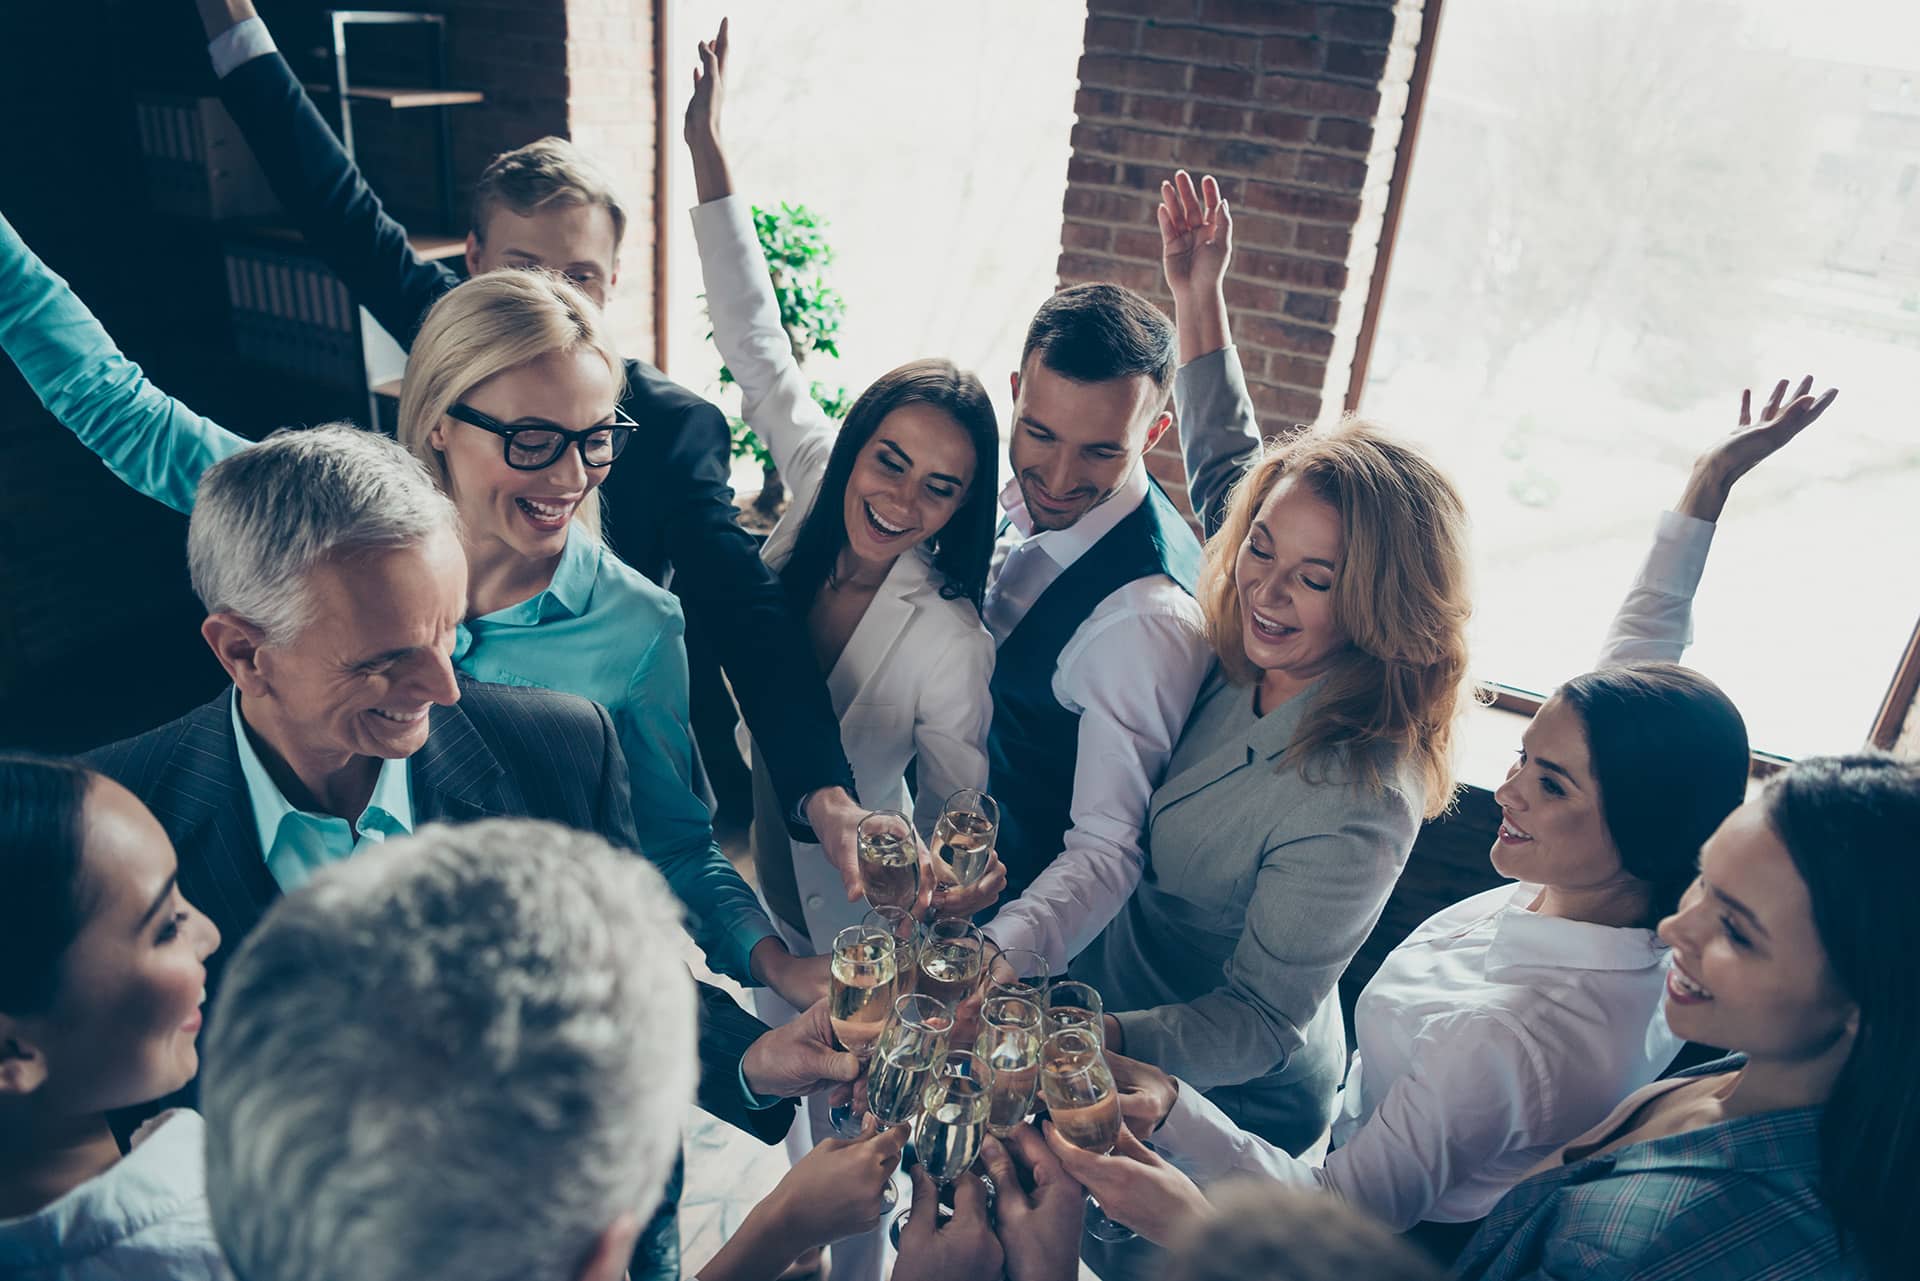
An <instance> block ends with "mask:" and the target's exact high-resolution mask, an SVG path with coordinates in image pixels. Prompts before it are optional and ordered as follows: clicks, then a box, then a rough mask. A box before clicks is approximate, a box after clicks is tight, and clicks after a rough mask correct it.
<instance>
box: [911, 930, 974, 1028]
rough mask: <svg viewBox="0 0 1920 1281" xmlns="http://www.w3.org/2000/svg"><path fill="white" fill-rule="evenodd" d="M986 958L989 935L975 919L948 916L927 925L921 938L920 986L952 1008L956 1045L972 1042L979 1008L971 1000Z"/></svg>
mask: <svg viewBox="0 0 1920 1281" xmlns="http://www.w3.org/2000/svg"><path fill="white" fill-rule="evenodd" d="M986 961H987V941H986V936H985V935H983V934H981V933H980V930H979V928H978V927H977V926H975V925H974V924H973V922H971V921H968V920H964V919H961V918H958V917H948V918H943V919H941V920H938V921H935V922H934V923H933V924H931V925H929V926H927V927H926V933H925V937H924V938H922V940H921V942H920V967H919V969H920V973H919V979H918V984H919V990H920V991H922V992H925V993H927V994H928V995H929V996H933V997H936V998H938V999H939V1000H941V1001H943V1002H945V1003H946V1005H947V1006H948V1008H949V1009H950V1010H952V1012H953V1016H954V1031H953V1043H954V1044H955V1045H958V1046H967V1045H971V1044H973V1037H974V1033H975V1032H976V1031H977V1030H978V1021H979V1011H978V1007H977V1005H974V1006H969V1004H968V1003H969V1001H971V1000H972V999H973V998H974V997H976V996H977V995H978V994H979V992H980V976H981V974H982V973H983V972H984V971H985V969H986Z"/></svg>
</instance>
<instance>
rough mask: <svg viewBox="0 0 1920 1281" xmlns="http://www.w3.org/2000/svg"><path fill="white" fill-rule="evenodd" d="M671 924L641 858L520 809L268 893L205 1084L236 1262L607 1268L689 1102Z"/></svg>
mask: <svg viewBox="0 0 1920 1281" xmlns="http://www.w3.org/2000/svg"><path fill="white" fill-rule="evenodd" d="M678 916H679V905H678V904H677V903H676V902H675V900H674V897H673V894H672V892H671V891H670V890H669V889H668V888H667V884H666V881H665V880H664V879H663V878H662V877H661V876H660V875H659V873H658V872H656V871H655V870H654V869H653V868H652V867H651V866H650V865H648V864H646V863H645V862H643V861H642V860H639V859H636V858H632V857H626V856H621V855H619V854H617V853H616V852H615V851H614V850H613V848H612V847H611V846H609V845H608V844H607V842H606V841H604V840H602V839H600V838H599V837H597V836H594V835H591V834H588V833H583V832H574V831H569V830H568V829H566V828H562V827H559V826H557V825H555V824H552V823H535V822H528V821H524V820H512V819H491V820H487V821H485V822H480V823H471V824H466V825H463V826H459V827H449V826H444V825H434V826H431V827H427V828H425V829H423V830H422V831H421V832H420V833H419V834H418V835H417V836H412V837H403V838H401V839H399V840H397V841H395V842H393V843H392V847H391V848H390V849H385V850H381V851H379V852H376V853H373V854H370V855H368V856H366V857H362V858H355V859H353V860H351V861H349V862H347V863H344V864H341V865H339V866H337V867H330V868H328V869H326V870H325V871H324V872H322V873H321V874H320V875H318V876H317V877H315V878H314V881H313V883H312V884H311V885H309V886H307V887H306V888H305V889H303V890H302V891H301V892H300V893H299V894H296V895H293V896H292V897H290V898H287V899H285V900H283V901H282V902H281V903H279V904H277V905H276V906H275V907H274V908H273V909H272V910H271V911H269V912H268V913H267V914H266V916H265V918H264V919H263V920H262V921H261V923H260V925H259V927H258V928H257V929H255V930H254V932H253V934H252V936H251V937H250V938H249V939H248V940H247V942H246V943H245V944H244V945H243V946H242V947H241V948H240V949H239V952H238V954H237V955H236V956H235V957H234V958H233V960H232V962H231V963H230V964H229V966H228V972H227V981H226V986H225V990H224V991H223V992H222V993H221V996H220V1000H219V1003H218V1004H217V1005H216V1007H215V1010H214V1013H215V1018H214V1019H213V1022H212V1030H211V1032H210V1033H209V1036H208V1040H207V1055H206V1060H205V1063H206V1066H205V1069H204V1071H203V1073H202V1081H203V1083H202V1086H201V1092H200V1094H201V1099H202V1102H203V1105H204V1107H205V1111H206V1115H207V1149H206V1151H207V1198H208V1204H209V1207H210V1208H211V1210H212V1214H213V1221H214V1227H215V1231H216V1233H217V1235H218V1236H219V1239H220V1243H221V1247H222V1249H223V1250H224V1251H225V1252H226V1254H227V1257H228V1258H229V1259H230V1260H231V1262H232V1264H233V1267H234V1271H235V1272H236V1273H237V1274H238V1275H239V1276H240V1277H243V1278H245V1279H246V1281H422V1279H424V1278H432V1277H449V1278H451V1277H458V1278H461V1279H462V1281H485V1279H486V1278H501V1279H502V1281H506V1279H507V1278H512V1279H513V1281H520V1279H521V1278H532V1277H546V1278H552V1279H553V1281H573V1279H576V1278H577V1279H579V1281H595V1279H602V1281H613V1279H615V1278H618V1277H619V1276H620V1274H621V1271H622V1269H624V1268H625V1267H626V1265H627V1260H628V1258H629V1256H630V1254H631V1252H632V1249H633V1245H634V1240H635V1238H636V1236H637V1235H638V1233H639V1231H640V1226H641V1224H643V1223H645V1222H646V1221H647V1218H648V1216H649V1214H650V1213H651V1212H652V1210H653V1209H654V1207H655V1205H656V1204H658V1202H659V1200H660V1197H661V1193H662V1191H663V1189H664V1188H665V1186H666V1183H667V1179H668V1176H669V1174H670V1173H671V1172H672V1170H673V1165H674V1159H675V1156H676V1154H677V1152H678V1150H679V1135H680V1128H681V1125H682V1122H683V1119H684V1117H685V1114H686V1109H687V1105H688V1104H689V1103H690V1102H691V1101H692V1099H693V1088H694V1076H695V1071H696V1064H695V1060H694V1053H693V1035H694V1015H695V1004H694V992H693V984H692V983H691V982H690V981H689V979H688V977H687V973H686V970H685V969H684V968H683V967H682V966H681V965H680V963H679V960H678V953H679V949H678V948H677V947H676V946H675V943H674V938H675V935H676V933H677V930H676V924H677V919H678ZM643 1033H644V1034H643Z"/></svg>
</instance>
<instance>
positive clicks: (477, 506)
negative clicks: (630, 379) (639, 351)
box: [427, 344, 621, 560]
mask: <svg viewBox="0 0 1920 1281" xmlns="http://www.w3.org/2000/svg"><path fill="white" fill-rule="evenodd" d="M620 391H621V387H620V383H619V380H618V379H617V378H616V377H615V375H614V371H613V369H612V367H611V366H610V365H609V364H608V363H607V361H606V359H605V358H604V357H603V356H601V355H600V353H599V352H598V351H596V350H595V349H594V348H593V347H591V346H587V345H585V344H583V345H581V346H578V347H575V348H574V349H573V350H571V351H555V352H548V353H547V354H546V355H544V356H539V357H536V358H535V359H533V360H529V361H527V362H526V363H525V364H522V365H515V366H514V367H513V368H512V369H507V370H503V371H502V372H500V373H498V374H495V375H494V376H493V377H491V378H489V379H487V380H486V381H484V382H482V383H480V384H479V385H477V386H475V387H473V388H472V389H471V390H469V391H468V392H467V393H466V394H465V395H464V396H462V397H460V403H462V404H465V405H468V406H471V407H472V408H474V409H477V410H479V411H480V412H481V413H483V414H485V415H487V416H488V417H489V418H492V419H493V420H494V421H495V422H497V423H499V424H500V425H501V426H503V427H560V428H563V429H565V430H568V431H586V430H588V429H589V428H592V427H596V426H599V425H601V424H611V423H612V422H613V418H614V412H613V411H614V408H615V406H616V405H617V404H618V403H619V400H620ZM427 443H428V444H429V445H431V446H432V447H433V448H434V449H436V450H438V451H439V452H440V455H441V457H442V458H444V459H445V460H446V469H447V487H448V492H449V494H450V496H451V497H452V498H453V503H454V506H455V507H457V508H459V509H460V522H461V528H462V532H463V533H464V535H465V537H466V539H467V542H468V545H469V546H471V547H473V548H475V549H476V551H481V552H484V551H485V550H488V549H492V550H500V549H510V550H511V551H512V552H513V553H514V554H517V555H519V556H522V557H525V558H527V559H529V560H551V559H552V558H554V557H557V556H559V555H560V553H561V552H562V551H564V550H565V549H566V545H567V528H568V525H569V524H570V523H571V522H572V520H573V517H574V513H575V512H576V511H578V510H579V507H580V504H581V503H582V502H583V501H585V499H586V497H587V495H588V494H590V493H592V492H593V491H594V490H595V489H597V488H599V486H600V482H601V481H603V480H605V479H606V478H607V471H608V470H609V468H608V467H588V466H587V465H586V462H585V460H584V459H582V458H581V456H580V450H579V448H578V447H577V446H573V445H569V446H568V447H567V450H566V452H565V453H563V454H561V455H560V457H559V458H557V459H556V460H554V462H553V463H552V465H550V466H547V467H543V468H541V469H540V470H539V471H520V470H518V469H517V468H514V467H511V466H509V465H508V464H507V458H506V442H505V440H504V439H503V438H502V437H500V436H498V435H496V434H494V433H493V432H490V431H487V430H486V429H485V428H482V427H475V426H474V425H473V424H471V423H463V422H459V421H457V420H455V419H452V418H447V419H442V420H441V422H440V423H439V424H438V425H437V426H435V427H434V428H433V430H432V431H431V432H429V433H428V435H427ZM610 466H611V464H609V467H610Z"/></svg>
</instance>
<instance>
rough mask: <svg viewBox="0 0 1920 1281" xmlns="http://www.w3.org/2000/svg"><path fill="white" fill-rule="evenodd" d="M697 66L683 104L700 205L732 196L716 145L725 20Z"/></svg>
mask: <svg viewBox="0 0 1920 1281" xmlns="http://www.w3.org/2000/svg"><path fill="white" fill-rule="evenodd" d="M698 53H699V58H700V63H699V65H698V66H696V67H695V68H694V69H693V97H692V98H690V99H688V101H687V121H686V126H685V131H684V136H685V138H686V140H687V150H688V151H689V152H691V153H692V154H693V185H694V191H695V194H696V195H697V196H698V197H699V200H700V203H701V204H703V205H704V204H706V203H707V202H708V201H710V200H718V199H720V198H721V197H723V196H730V195H732V194H733V178H732V176H731V175H730V174H729V173H728V172H727V155H726V150H725V148H723V147H722V146H721V145H720V106H721V103H722V102H723V100H724V99H725V97H726V71H727V20H726V19H725V18H722V19H720V30H719V31H718V32H716V33H715V34H714V37H713V39H711V40H702V41H701V42H700V46H699V50H698Z"/></svg>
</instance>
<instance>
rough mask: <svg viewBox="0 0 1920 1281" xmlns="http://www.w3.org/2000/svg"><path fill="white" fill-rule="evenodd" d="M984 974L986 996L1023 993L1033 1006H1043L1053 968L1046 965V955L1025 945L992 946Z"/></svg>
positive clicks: (1020, 994)
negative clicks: (1009, 946) (986, 970)
mask: <svg viewBox="0 0 1920 1281" xmlns="http://www.w3.org/2000/svg"><path fill="white" fill-rule="evenodd" d="M988 974H989V975H990V976H991V977H990V978H989V979H988V981H987V995H988V996H989V997H995V996H1024V997H1026V998H1027V999H1028V1000H1029V1001H1032V1002H1033V1003H1034V1004H1035V1005H1044V1004H1045V1003H1046V999H1047V982H1048V980H1050V979H1051V978H1052V977H1053V967H1052V966H1051V965H1049V964H1047V958H1046V957H1044V956H1042V955H1040V953H1038V952H1035V951H1031V950H1029V949H1027V948H1024V947H1011V948H996V949H995V951H994V954H993V958H992V960H991V962H990V966H989V969H988ZM1002 976H1008V977H1002Z"/></svg>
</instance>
